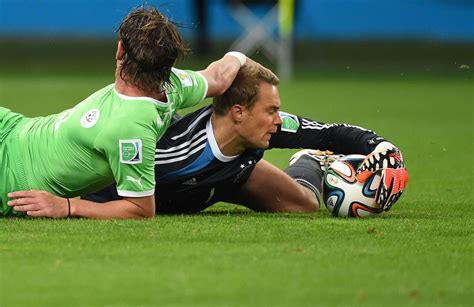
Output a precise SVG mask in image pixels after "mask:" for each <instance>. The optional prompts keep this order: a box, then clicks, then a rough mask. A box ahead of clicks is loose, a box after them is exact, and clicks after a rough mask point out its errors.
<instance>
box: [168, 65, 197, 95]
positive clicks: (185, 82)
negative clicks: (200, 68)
mask: <svg viewBox="0 0 474 307" xmlns="http://www.w3.org/2000/svg"><path fill="white" fill-rule="evenodd" d="M203 81H205V79H204V77H203V76H202V75H201V74H200V73H199V72H197V71H193V70H188V69H179V68H176V67H173V68H171V74H170V83H171V86H172V87H173V88H174V89H178V90H179V89H183V88H187V87H194V86H199V85H200V84H202V83H203ZM171 90H172V89H171Z"/></svg>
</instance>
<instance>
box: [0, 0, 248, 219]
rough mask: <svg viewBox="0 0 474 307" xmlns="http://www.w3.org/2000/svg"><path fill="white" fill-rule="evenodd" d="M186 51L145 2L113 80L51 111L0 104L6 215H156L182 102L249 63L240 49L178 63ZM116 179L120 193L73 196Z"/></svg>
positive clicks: (127, 32)
mask: <svg viewBox="0 0 474 307" xmlns="http://www.w3.org/2000/svg"><path fill="white" fill-rule="evenodd" d="M186 51H187V48H186V47H185V46H184V45H183V42H182V39H181V36H180V34H179V32H178V31H177V30H176V27H175V25H174V24H173V23H172V22H170V21H169V20H168V19H167V18H166V17H165V16H163V15H162V14H161V13H160V12H159V11H158V10H156V9H154V8H144V7H142V8H139V9H136V10H134V11H132V12H130V13H129V14H128V16H126V17H125V19H124V21H123V22H122V24H121V26H120V28H119V30H118V45H117V52H116V60H117V62H116V64H117V65H116V71H115V83H114V84H111V85H108V86H106V87H104V88H103V89H101V90H99V91H97V92H95V93H94V94H92V95H91V96H89V97H88V98H86V99H85V100H84V101H82V102H81V103H79V104H77V105H76V106H75V107H73V108H72V109H69V110H66V111H64V112H62V113H59V114H55V115H51V116H47V117H37V118H27V117H24V116H23V115H21V114H17V113H14V112H12V111H10V110H8V109H5V108H1V107H0V216H1V215H22V214H23V215H24V214H25V213H26V214H27V215H30V216H35V217H38V216H44V217H66V216H80V217H92V218H142V217H152V216H154V215H155V197H154V187H155V173H154V159H153V157H154V154H155V147H156V143H157V141H158V139H159V138H160V137H161V136H162V135H163V133H164V131H165V129H166V128H167V127H168V126H169V123H170V121H171V119H172V116H173V114H174V113H175V112H176V110H177V109H181V108H184V107H189V106H193V105H195V104H197V103H199V102H200V101H202V100H203V99H204V98H205V97H208V96H215V95H218V94H222V93H223V92H224V91H225V90H226V89H227V88H228V87H229V86H230V85H231V83H232V81H233V79H234V77H235V75H236V74H237V72H238V70H239V69H240V67H241V66H242V65H244V64H245V61H246V57H245V56H244V55H243V54H240V53H235V52H234V53H231V54H230V55H229V54H228V55H226V56H224V57H223V58H222V59H220V60H218V61H216V62H214V63H212V64H211V65H209V66H208V67H207V69H205V70H203V71H201V72H193V71H183V70H178V69H174V68H172V66H173V64H174V63H175V60H176V59H177V57H178V56H182V55H184V54H185V53H186ZM247 65H257V64H255V62H253V61H251V60H248V61H247ZM114 182H116V183H117V188H118V194H119V195H120V196H121V197H122V199H120V200H117V201H111V202H108V203H107V204H104V205H101V206H98V205H97V204H94V203H92V202H90V201H86V200H81V199H79V198H70V197H75V196H79V195H81V194H84V193H89V192H93V191H96V190H97V189H101V188H104V187H107V186H109V185H110V184H113V183H114ZM58 196H61V197H64V198H61V197H58ZM9 199H10V200H9Z"/></svg>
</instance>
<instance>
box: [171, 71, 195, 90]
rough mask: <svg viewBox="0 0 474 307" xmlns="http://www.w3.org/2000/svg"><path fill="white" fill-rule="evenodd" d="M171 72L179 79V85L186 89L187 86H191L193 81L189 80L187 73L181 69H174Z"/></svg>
mask: <svg viewBox="0 0 474 307" xmlns="http://www.w3.org/2000/svg"><path fill="white" fill-rule="evenodd" d="M173 71H174V73H175V74H176V75H177V76H178V77H179V81H181V85H183V87H188V86H192V85H193V80H192V79H191V76H190V75H189V74H188V73H187V72H185V71H184V70H181V69H176V68H173Z"/></svg>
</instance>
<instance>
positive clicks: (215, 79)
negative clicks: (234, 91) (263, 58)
mask: <svg viewBox="0 0 474 307" xmlns="http://www.w3.org/2000/svg"><path fill="white" fill-rule="evenodd" d="M242 56H243V57H244V58H240V59H239V58H238V57H236V56H232V55H229V54H226V55H225V56H224V57H222V58H221V59H220V60H217V61H215V62H212V63H211V64H209V66H208V67H207V68H206V69H205V70H202V71H200V73H201V74H202V75H203V76H204V77H205V78H206V80H207V83H208V90H207V95H206V97H215V96H220V95H222V94H223V93H224V92H225V91H226V90H227V89H228V88H229V87H230V85H231V84H232V82H233V81H234V79H235V77H236V76H237V73H238V72H239V70H240V67H242V65H244V64H245V63H246V62H247V61H250V59H247V58H246V57H245V56H244V55H243V54H242ZM243 59H245V60H243ZM252 62H253V61H252Z"/></svg>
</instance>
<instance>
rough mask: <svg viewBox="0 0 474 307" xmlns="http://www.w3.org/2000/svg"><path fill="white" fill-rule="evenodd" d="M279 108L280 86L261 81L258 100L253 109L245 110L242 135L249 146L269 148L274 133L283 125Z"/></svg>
mask: <svg viewBox="0 0 474 307" xmlns="http://www.w3.org/2000/svg"><path fill="white" fill-rule="evenodd" d="M279 109H280V95H279V94H278V88H277V87H276V86H274V85H271V84H269V83H261V84H260V92H259V95H258V98H257V101H255V104H254V105H253V107H252V108H251V109H245V111H244V113H245V116H244V118H243V122H242V124H243V125H242V128H243V129H242V136H243V137H244V139H245V141H246V143H247V147H249V148H261V149H265V148H268V146H269V141H270V138H271V137H272V134H273V133H275V132H276V131H277V128H278V126H279V125H281V118H280V113H279V112H278V110H279Z"/></svg>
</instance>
